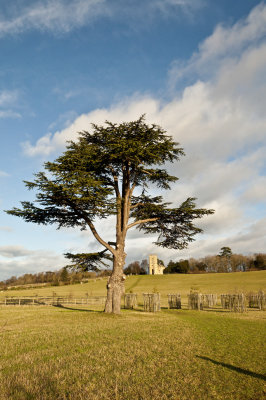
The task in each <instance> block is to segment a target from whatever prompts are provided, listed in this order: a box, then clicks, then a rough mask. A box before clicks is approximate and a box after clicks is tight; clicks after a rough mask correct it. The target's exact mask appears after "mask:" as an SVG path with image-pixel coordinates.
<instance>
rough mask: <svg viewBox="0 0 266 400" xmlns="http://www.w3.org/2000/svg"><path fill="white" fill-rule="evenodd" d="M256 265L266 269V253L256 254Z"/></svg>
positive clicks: (258, 267)
mask: <svg viewBox="0 0 266 400" xmlns="http://www.w3.org/2000/svg"><path fill="white" fill-rule="evenodd" d="M254 267H255V268H257V269H261V270H264V269H266V254H256V256H255V260H254Z"/></svg>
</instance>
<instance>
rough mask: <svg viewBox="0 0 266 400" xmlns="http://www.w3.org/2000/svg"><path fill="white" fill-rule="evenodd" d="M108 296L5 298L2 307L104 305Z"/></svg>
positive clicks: (1, 302) (0, 301)
mask: <svg viewBox="0 0 266 400" xmlns="http://www.w3.org/2000/svg"><path fill="white" fill-rule="evenodd" d="M105 301H106V296H90V297H71V296H47V297H42V296H27V297H26V296H23V297H4V298H0V305H4V306H9V305H19V306H22V305H35V306H38V305H43V306H44V305H46V306H51V305H52V306H55V305H57V306H59V305H66V304H70V305H73V304H77V305H104V304H105Z"/></svg>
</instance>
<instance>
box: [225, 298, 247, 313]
mask: <svg viewBox="0 0 266 400" xmlns="http://www.w3.org/2000/svg"><path fill="white" fill-rule="evenodd" d="M221 305H222V308H225V309H229V310H230V311H233V312H245V311H246V296H245V295H244V293H238V294H221Z"/></svg>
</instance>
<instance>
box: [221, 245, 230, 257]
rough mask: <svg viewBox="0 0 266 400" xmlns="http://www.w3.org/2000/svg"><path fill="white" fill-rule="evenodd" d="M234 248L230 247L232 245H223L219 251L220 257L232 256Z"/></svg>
mask: <svg viewBox="0 0 266 400" xmlns="http://www.w3.org/2000/svg"><path fill="white" fill-rule="evenodd" d="M232 254H233V253H232V250H231V249H230V247H226V246H225V247H222V248H221V250H220V253H219V256H220V257H228V258H230V257H231V256H232Z"/></svg>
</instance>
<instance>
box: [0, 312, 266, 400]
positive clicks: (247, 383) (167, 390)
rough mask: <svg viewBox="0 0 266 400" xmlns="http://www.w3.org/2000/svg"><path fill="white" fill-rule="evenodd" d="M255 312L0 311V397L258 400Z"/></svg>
mask: <svg viewBox="0 0 266 400" xmlns="http://www.w3.org/2000/svg"><path fill="white" fill-rule="evenodd" d="M263 316H264V317H265V316H266V313H265V312H259V311H250V312H249V313H247V314H244V315H240V316H238V315H236V314H229V313H223V312H214V311H213V312H207V311H203V312H195V311H186V310H166V309H164V310H162V311H161V312H160V313H157V314H148V313H144V312H139V311H123V312H122V314H121V316H112V315H105V314H104V313H101V312H91V311H88V310H85V309H80V310H78V309H77V310H71V309H65V308H56V307H54V308H53V307H38V308H37V307H26V306H25V307H8V308H7V307H6V308H5V307H2V308H0V318H1V321H2V329H1V332H0V336H1V338H0V343H1V366H0V367H1V369H0V399H1V400H7V399H12V400H24V399H34V400H35V399H36V400H48V399H51V400H54V399H59V400H60V399H73V400H78V399H84V400H85V399H86V400H87V399H88V400H90V399H93V400H96V399H97V400H98V399H99V400H105V399H108V400H110V399H123V400H124V399H134V400H135V399H149V400H150V399H154V400H161V399H174V400H177V399H180V400H186V399H201V400H204V399H206V400H209V399H210V400H211V399H215V400H216V399H221V400H227V399H230V400H231V399H232V400H237V399H239V400H244V399H250V400H251V399H252V400H259V399H263V398H264V395H265V394H266V393H265V392H264V391H263V384H264V383H265V376H264V374H265V370H263V368H264V365H265V360H264V359H263V345H264V340H265V336H264V334H265V331H264V329H265V321H263V319H262V317H263Z"/></svg>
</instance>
